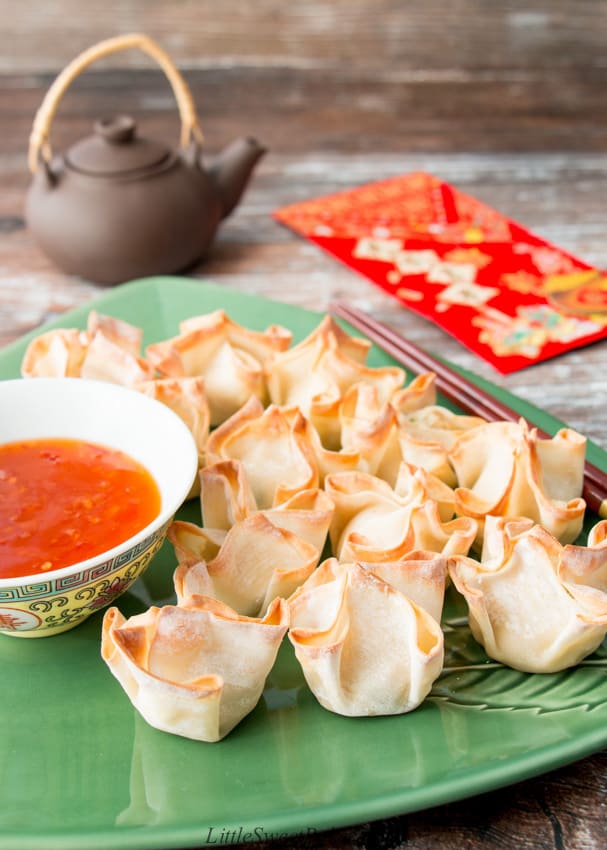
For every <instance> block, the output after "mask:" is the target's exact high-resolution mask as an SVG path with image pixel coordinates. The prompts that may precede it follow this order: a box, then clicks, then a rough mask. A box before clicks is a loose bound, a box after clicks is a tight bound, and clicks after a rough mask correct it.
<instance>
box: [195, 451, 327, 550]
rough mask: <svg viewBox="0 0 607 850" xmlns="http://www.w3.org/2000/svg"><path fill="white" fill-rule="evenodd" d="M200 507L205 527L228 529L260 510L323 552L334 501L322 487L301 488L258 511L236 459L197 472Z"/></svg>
mask: <svg viewBox="0 0 607 850" xmlns="http://www.w3.org/2000/svg"><path fill="white" fill-rule="evenodd" d="M200 506H201V511H202V518H203V522H204V526H205V528H206V529H211V528H212V529H222V530H224V531H229V529H230V528H232V526H233V525H235V524H236V523H237V522H240V521H241V520H244V519H247V517H250V516H253V515H254V514H256V513H262V514H263V515H264V516H265V517H266V518H267V519H269V520H270V522H271V523H272V524H273V525H275V526H277V527H278V528H284V529H286V530H287V531H292V532H293V534H296V535H297V536H298V537H300V538H301V539H302V540H305V541H306V542H307V543H310V544H312V546H314V547H315V548H316V549H317V550H318V551H319V552H322V550H323V548H324V545H325V542H326V539H327V534H328V532H329V525H330V524H331V519H332V517H333V510H334V506H333V502H332V501H331V499H330V498H329V497H328V496H327V494H326V493H325V491H324V490H320V489H318V488H311V489H308V490H301V491H300V492H298V493H295V495H293V496H291V497H290V498H288V499H286V500H285V501H284V502H281V503H280V504H279V505H275V506H274V507H272V508H268V509H266V510H262V511H261V510H259V509H258V507H257V503H256V501H255V497H254V495H253V492H252V490H251V487H250V485H249V481H248V480H247V476H246V473H245V468H244V466H243V464H242V463H240V462H239V461H236V460H226V461H221V462H219V463H214V464H212V465H211V466H207V467H205V468H204V469H203V470H202V471H201V473H200Z"/></svg>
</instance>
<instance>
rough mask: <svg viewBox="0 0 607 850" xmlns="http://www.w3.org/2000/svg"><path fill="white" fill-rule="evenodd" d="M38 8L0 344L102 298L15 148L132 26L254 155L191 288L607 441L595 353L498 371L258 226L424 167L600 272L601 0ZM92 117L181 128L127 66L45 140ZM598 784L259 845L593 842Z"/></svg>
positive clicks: (8, 132)
mask: <svg viewBox="0 0 607 850" xmlns="http://www.w3.org/2000/svg"><path fill="white" fill-rule="evenodd" d="M42 6H43V4H41V3H33V4H9V3H8V2H7V0H0V20H2V21H3V23H2V27H3V36H4V37H3V48H2V55H1V56H0V75H1V82H0V128H1V132H0V185H1V187H2V191H1V192H0V346H1V345H5V344H7V343H9V342H10V341H11V340H13V339H15V338H17V337H18V336H20V335H21V334H23V333H24V332H26V331H29V330H31V329H32V328H36V327H38V326H39V325H41V324H42V323H43V322H45V321H47V320H49V319H51V318H53V317H55V316H57V315H58V314H60V313H62V312H64V311H66V310H69V309H71V308H72V307H75V306H76V305H80V304H83V303H87V302H88V301H89V300H91V299H92V298H94V297H95V296H97V295H98V294H100V293H101V292H102V291H103V289H102V288H101V287H99V286H97V285H95V284H93V283H91V282H89V281H86V280H82V279H76V278H72V277H69V276H67V275H65V274H63V273H62V272H61V271H60V270H59V269H57V268H55V267H54V266H53V265H52V263H51V262H50V261H49V260H47V259H46V257H45V256H44V255H43V254H42V253H41V251H40V250H39V248H38V247H37V246H36V245H35V244H34V242H33V240H32V238H31V236H30V234H29V232H28V230H27V228H26V226H25V223H24V218H23V202H24V197H25V192H26V188H27V185H28V179H29V178H28V174H27V169H26V158H25V152H26V146H27V138H28V134H29V130H30V126H31V121H32V119H33V115H34V112H35V110H36V108H37V107H38V105H39V103H40V101H41V99H42V97H43V95H44V93H45V91H46V89H47V88H48V86H49V84H50V82H51V81H52V79H53V78H54V76H55V74H56V72H57V71H58V70H59V69H60V68H61V67H62V66H63V65H65V64H66V63H67V62H68V61H69V60H70V59H71V58H72V57H73V56H74V55H75V54H76V53H77V52H78V51H79V50H81V49H83V48H84V47H87V46H89V45H90V44H91V43H93V42H94V41H96V40H97V39H99V38H101V37H106V36H108V35H111V34H114V33H115V32H126V31H131V30H142V31H146V32H148V33H149V34H150V35H152V36H154V37H156V38H158V40H159V41H161V43H163V44H164V45H165V46H166V47H167V48H168V49H169V50H170V51H171V52H172V53H173V55H174V56H175V58H176V59H177V60H178V61H179V63H180V65H181V67H182V68H183V69H184V71H185V73H186V77H187V80H188V82H189V83H190V85H191V87H192V91H193V93H194V97H195V100H196V102H197V104H199V109H200V114H201V119H202V123H203V125H204V129H205V134H206V139H207V149H208V151H209V152H211V153H212V152H214V151H216V150H218V149H219V148H221V147H222V146H223V144H225V143H226V142H227V141H229V140H230V139H231V138H233V137H235V136H237V135H242V134H245V135H248V134H250V135H255V136H257V137H258V138H259V139H260V140H261V141H262V142H264V143H265V144H266V145H267V146H268V148H269V153H268V154H267V156H266V157H265V158H264V160H263V161H262V162H261V164H260V165H259V167H258V169H257V171H256V172H255V176H254V179H253V181H252V183H251V185H250V187H249V190H248V191H247V193H246V195H245V197H244V200H243V202H242V204H241V205H240V206H239V207H238V209H237V211H236V213H235V214H234V215H233V216H232V217H231V218H230V219H229V220H227V221H226V222H225V223H224V225H223V226H222V229H221V231H220V235H219V238H218V240H217V242H216V244H215V246H214V248H213V250H212V252H211V255H210V256H209V257H208V259H207V261H206V262H205V263H204V264H202V265H200V267H199V268H197V269H195V270H194V271H193V272H192V276H194V277H201V278H209V279H212V280H215V281H218V282H220V283H222V284H225V285H226V286H231V287H235V288H237V289H241V290H243V291H247V292H253V293H256V294H262V295H266V296H270V297H272V298H276V299H279V300H284V301H288V302H291V303H295V304H299V305H301V306H304V307H310V308H314V309H319V310H324V309H326V307H327V305H328V304H329V302H330V301H331V300H332V299H334V298H337V297H343V298H347V299H349V300H350V301H352V302H353V303H354V304H356V305H358V306H360V307H363V308H365V309H366V310H367V311H368V312H369V313H371V314H373V315H374V316H376V317H378V318H380V319H384V320H388V321H389V322H391V323H392V324H393V325H394V326H396V327H397V328H398V329H399V330H400V331H401V332H403V333H404V334H406V335H407V336H408V337H409V338H411V339H412V340H414V341H415V342H416V343H418V344H420V345H422V346H423V347H425V348H427V349H429V350H431V351H435V352H438V353H440V354H441V355H443V356H446V357H447V358H449V359H451V360H452V361H453V362H454V363H457V364H459V365H462V366H465V367H467V368H469V369H472V370H474V371H476V372H478V373H479V374H481V375H483V376H485V377H487V378H489V379H490V380H492V381H493V382H495V383H496V384H499V385H500V386H504V387H506V388H507V389H509V390H510V391H512V392H514V393H516V394H518V395H520V396H521V397H523V398H526V399H529V400H531V401H533V402H534V403H536V404H539V405H540V406H542V407H544V408H545V409H546V410H548V411H549V412H550V413H552V414H554V415H555V416H557V417H558V418H560V419H561V420H563V421H566V422H567V423H568V424H569V425H571V426H572V427H573V428H576V429H577V430H580V431H582V432H583V433H585V434H586V435H588V436H589V437H590V438H591V439H593V440H595V441H596V442H597V443H598V444H599V445H601V446H602V447H603V448H607V416H606V415H605V400H606V397H607V369H606V368H605V365H606V360H607V342H602V343H598V344H595V345H593V346H589V347H586V348H582V349H579V350H578V351H576V352H573V353H569V354H567V355H564V356H562V357H559V358H556V359H553V360H551V361H548V362H546V363H543V364H541V365H537V366H534V367H532V368H528V369H526V370H523V371H521V372H518V373H515V374H513V375H511V376H508V377H503V376H500V375H498V374H497V373H496V372H495V371H494V370H493V369H492V368H491V367H490V366H489V365H488V364H486V363H484V362H483V361H481V360H479V359H478V358H477V357H475V356H474V355H472V354H470V353H469V352H467V351H466V350H465V349H464V348H462V347H461V346H460V345H459V344H458V343H457V342H456V341H455V340H454V339H452V338H451V337H449V336H448V335H446V334H445V333H444V332H442V331H441V330H440V329H439V328H437V327H435V326H434V325H432V324H431V323H429V322H427V321H425V320H424V319H421V318H419V317H417V316H415V315H414V314H412V313H409V312H406V311H405V310H404V309H400V308H396V306H395V303H394V302H393V301H391V300H390V299H389V298H388V297H387V296H386V295H385V294H383V293H382V292H381V291H380V290H379V289H377V288H375V287H373V286H372V285H371V284H370V283H369V282H368V281H366V280H365V279H363V278H362V277H359V276H357V275H356V274H355V273H354V272H351V271H349V270H348V269H346V268H345V267H342V266H341V265H339V264H338V263H337V262H335V261H333V260H331V259H330V258H329V257H328V256H326V255H324V254H323V253H322V252H321V251H319V250H318V249H317V248H315V247H313V246H312V245H310V244H308V243H306V242H304V241H303V240H300V239H298V238H297V237H296V236H294V235H293V234H292V233H291V232H289V231H287V230H286V229H283V228H282V227H280V226H279V225H278V224H277V223H276V222H275V221H273V219H272V218H271V212H272V210H274V209H275V208H277V207H279V206H281V205H283V204H286V203H289V202H293V201H296V200H299V199H304V198H312V197H315V196H317V195H321V194H325V193H329V192H333V191H336V190H339V189H343V188H348V187H352V186H356V185H358V184H362V183H365V182H369V181H373V180H377V179H381V178H383V177H389V176H392V175H397V174H403V173H406V172H409V171H413V170H425V171H428V172H431V173H434V174H435V175H437V176H439V177H441V178H444V179H445V180H447V181H450V182H452V183H454V184H455V185H456V186H458V187H460V188H461V189H463V190H464V191H466V192H468V193H470V194H473V195H475V196H477V197H478V198H480V199H482V200H484V201H487V202H488V203H489V204H491V205H492V206H494V207H496V208H497V209H499V210H501V211H502V212H504V213H506V214H508V215H509V216H511V217H513V218H514V219H516V220H518V221H520V222H521V223H523V224H524V225H526V226H527V227H529V228H530V229H532V230H534V231H536V232H537V233H538V234H540V235H541V236H543V237H546V238H547V239H549V240H551V241H552V242H554V243H556V244H558V245H560V246H562V247H564V248H566V249H568V250H570V251H571V252H573V253H575V254H577V255H578V256H580V257H582V258H583V259H585V260H587V261H588V262H590V263H593V264H595V265H597V266H598V267H602V268H607V238H606V237H607V212H606V209H607V205H606V203H605V198H606V197H607V62H605V53H604V43H605V34H606V33H605V24H606V21H607V3H605V2H604V0H578V2H575V0H570V2H565V0H554V2H550V0H538V2H535V3H532V4H529V3H528V2H522V0H521V2H504V3H500V4H492V3H486V2H483V0H457V2H453V3H449V4H444V3H440V2H438V0H414V2H410V3H407V4H403V3H401V2H398V0H381V2H371V0H369V2H365V0H356V2H349V0H334V2H330V0H317V2H310V3H305V2H304V3H303V4H299V5H297V6H294V5H292V4H281V3H280V2H279V0H264V2H263V3H260V4H251V3H245V2H244V0H242V2H241V0H224V2H223V3H222V4H215V3H211V2H210V1H209V2H198V3H195V2H193V0H192V2H185V3H180V4H171V3H169V2H164V3H163V2H156V3H150V4H146V3H144V2H133V3H128V4H126V3H119V2H115V0H109V2H104V3H96V2H94V3H90V4H87V5H86V9H87V11H86V12H80V11H78V10H79V9H80V8H81V4H80V3H76V0H62V2H59V3H55V4H53V8H54V12H53V13H52V14H51V13H50V12H49V13H45V14H41V10H42ZM218 6H221V8H220V9H218ZM45 8H46V6H45ZM82 8H84V7H82ZM112 20H115V21H116V26H115V28H113V29H112V26H111V23H109V22H111V21H112ZM108 112H131V113H134V114H135V115H136V116H137V117H138V118H139V119H141V124H142V126H143V128H144V129H145V132H146V134H148V135H150V136H154V135H155V136H159V137H161V138H164V139H166V140H168V141H172V140H173V139H174V137H175V136H176V134H177V124H178V122H177V118H176V115H175V109H174V105H173V101H172V97H171V94H170V90H169V88H168V86H167V83H166V81H165V80H164V78H163V77H162V75H161V74H160V73H159V72H158V71H157V70H156V69H155V68H153V67H151V65H150V63H149V61H147V60H145V59H143V60H142V59H141V57H132V56H130V55H129V56H128V57H127V56H125V57H124V58H123V59H121V60H119V59H115V60H114V61H112V62H108V61H104V62H103V63H101V64H100V66H99V68H96V69H95V70H91V71H89V72H88V73H87V74H86V75H84V76H83V77H81V78H80V79H79V80H78V81H77V82H76V83H75V84H74V86H73V89H72V90H71V91H70V92H69V94H68V96H67V97H66V99H65V101H64V104H63V105H62V108H61V110H60V112H59V114H58V116H57V119H56V123H55V131H54V135H53V139H54V143H55V147H56V149H58V150H61V149H62V148H63V147H65V145H67V144H69V143H70V142H71V141H73V140H75V139H77V138H80V137H82V136H83V135H85V134H88V132H89V128H90V125H91V123H92V121H93V120H94V119H95V118H96V117H99V116H101V115H104V114H107V113H108ZM496 747H499V741H496ZM606 794H607V755H606V754H605V753H598V754H596V755H594V756H591V757H590V758H586V759H584V760H582V761H580V762H577V763H576V764H573V765H571V766H569V767H565V768H562V769H560V770H557V771H555V772H552V773H549V774H547V775H545V776H542V777H539V778H535V779H532V780H528V781H526V782H522V783H521V784H519V785H516V786H513V787H511V788H507V789H504V790H501V791H496V792H492V793H488V794H486V795H483V796H480V797H476V798H473V799H469V800H464V801H462V802H458V803H453V804H450V805H446V806H442V807H439V808H435V809H432V810H429V811H423V812H419V813H414V814H409V815H406V816H402V817H396V818H391V819H389V820H386V821H381V822H375V823H370V824H363V825H358V826H352V827H350V828H347V829H341V830H337V831H333V832H330V833H320V834H316V835H315V836H314V837H313V839H306V838H294V839H289V840H287V841H278V842H275V843H272V844H271V845H270V844H268V845H257V846H258V847H259V846H267V847H270V846H271V847H273V848H276V850H282V848H304V847H322V848H335V850H346V848H348V849H349V850H350V849H351V850H363V848H376V847H377V848H386V850H397V848H412V849H413V848H414V849H415V850H422V848H437V850H440V848H448V847H449V848H451V847H457V848H485V847H487V848H490V847H499V848H503V850H523V848H534V850H542V849H543V848H546V850H547V848H551V849H552V850H582V848H583V849H584V850H587V849H588V850H590V848H604V847H605V846H607V827H606V820H605V802H604V800H605V797H606Z"/></svg>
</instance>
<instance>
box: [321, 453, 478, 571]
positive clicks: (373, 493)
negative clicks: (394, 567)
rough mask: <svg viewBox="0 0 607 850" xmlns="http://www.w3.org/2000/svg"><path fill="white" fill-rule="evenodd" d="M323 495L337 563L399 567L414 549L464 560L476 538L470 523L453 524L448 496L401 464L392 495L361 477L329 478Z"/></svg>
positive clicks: (462, 520) (465, 520) (351, 474)
mask: <svg viewBox="0 0 607 850" xmlns="http://www.w3.org/2000/svg"><path fill="white" fill-rule="evenodd" d="M325 489H326V493H327V495H328V496H329V498H330V499H331V501H332V502H333V503H334V505H335V513H334V515H333V520H332V522H331V527H330V529H329V536H330V538H331V545H332V550H333V553H334V554H335V555H336V556H337V557H338V558H339V559H340V560H342V561H364V562H373V563H378V562H379V561H398V560H400V559H401V558H402V557H403V556H404V555H405V554H406V553H408V552H411V551H413V550H416V549H422V550H427V551H432V552H436V553H442V554H444V555H451V554H456V553H458V554H467V553H468V551H469V549H470V546H471V545H472V543H473V541H474V539H475V536H476V531H477V525H476V522H475V520H473V519H470V518H469V517H459V518H457V519H453V508H454V497H453V491H452V490H451V489H450V488H449V487H448V486H447V485H446V484H444V483H443V482H442V481H440V480H439V479H438V478H435V477H434V476H432V475H429V474H428V473H427V472H425V471H424V470H423V469H419V468H416V467H413V466H410V465H409V464H406V463H402V464H401V466H400V471H399V476H398V479H397V482H396V485H395V487H394V489H393V488H391V487H390V486H389V485H388V484H387V483H386V482H385V481H382V480H381V479H380V478H376V477H374V476H372V475H367V474H366V473H362V472H348V473H341V474H338V475H331V476H329V477H328V478H327V481H326V486H325Z"/></svg>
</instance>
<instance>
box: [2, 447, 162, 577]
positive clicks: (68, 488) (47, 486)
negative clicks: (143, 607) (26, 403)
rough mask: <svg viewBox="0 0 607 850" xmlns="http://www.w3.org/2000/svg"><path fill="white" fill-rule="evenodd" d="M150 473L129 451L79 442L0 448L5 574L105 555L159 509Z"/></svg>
mask: <svg viewBox="0 0 607 850" xmlns="http://www.w3.org/2000/svg"><path fill="white" fill-rule="evenodd" d="M160 504H161V498H160V492H159V490H158V486H157V484H156V482H155V481H154V479H153V478H152V476H151V475H150V473H149V472H148V471H147V469H145V467H143V466H142V465H141V464H140V463H138V462H137V461H135V460H133V459H132V458H130V457H129V456H128V455H126V454H124V453H123V452H120V451H117V450H115V449H110V448H106V447H105V446H100V445H96V444H94V443H87V442H84V441H82V440H72V439H44V440H24V441H22V442H16V443H7V444H5V445H2V446H0V578H8V577H15V576H24V575H34V574H44V573H46V572H48V571H49V570H57V569H60V568H61V567H67V566H69V565H70V564H76V563H78V562H79V561H84V560H85V559H86V558H92V557H94V556H95V555H100V554H101V553H102V552H105V551H107V550H108V549H111V548H112V547H113V546H117V545H118V544H119V543H122V542H123V541H125V540H128V538H129V537H131V536H132V535H133V534H136V533H137V532H138V531H141V529H142V528H145V526H146V525H148V524H149V523H150V522H151V521H152V520H153V519H155V517H157V516H158V514H159V513H160Z"/></svg>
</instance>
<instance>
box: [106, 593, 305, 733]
mask: <svg viewBox="0 0 607 850" xmlns="http://www.w3.org/2000/svg"><path fill="white" fill-rule="evenodd" d="M288 622H289V620H288V607H287V604H286V603H285V602H284V601H283V600H282V599H277V600H276V601H275V602H274V603H273V604H272V605H271V606H270V608H269V610H268V612H267V614H266V616H265V617H264V618H263V619H262V620H258V619H253V618H249V617H241V616H239V615H238V614H236V613H235V612H234V611H232V610H231V609H230V608H229V607H228V606H227V605H224V604H222V603H221V602H217V601H216V600H214V599H206V598H204V597H197V596H193V597H190V598H189V599H185V600H183V602H182V604H181V605H179V606H175V605H166V606H165V607H163V608H150V609H149V610H148V611H146V612H145V613H143V614H139V615H137V616H134V617H130V618H129V619H128V620H125V618H124V617H123V616H122V614H121V613H120V611H118V609H117V608H109V609H108V610H107V611H106V613H105V616H104V618H103V631H102V644H101V652H102V657H103V659H104V661H105V662H106V664H107V665H108V667H109V668H110V670H111V672H112V674H113V675H114V676H115V677H116V679H117V680H118V681H119V682H120V684H121V686H122V687H123V689H124V690H125V692H126V694H127V696H128V697H129V699H130V700H131V702H132V703H133V705H134V706H135V708H136V709H137V710H138V711H139V713H140V714H141V715H142V717H143V718H144V719H145V720H146V721H147V722H148V723H149V724H150V725H151V726H154V727H156V728H157V729H161V730H163V731H165V732H171V733H173V734H175V735H182V736H184V737H186V738H193V739H194V740H197V741H209V742H211V741H219V740H220V739H221V738H223V737H225V735H227V734H228V732H230V731H231V730H232V729H233V728H234V727H235V726H236V725H237V724H238V723H239V722H240V721H241V720H242V719H243V718H244V717H245V716H246V715H247V714H248V713H249V712H250V711H252V710H253V708H255V706H256V704H257V702H258V701H259V698H260V696H261V694H262V691H263V687H264V684H265V680H266V677H267V675H268V673H269V672H270V670H271V669H272V666H273V664H274V661H275V659H276V654H277V652H278V649H279V646H280V643H281V641H282V639H283V637H284V634H285V632H286V630H287V627H288Z"/></svg>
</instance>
